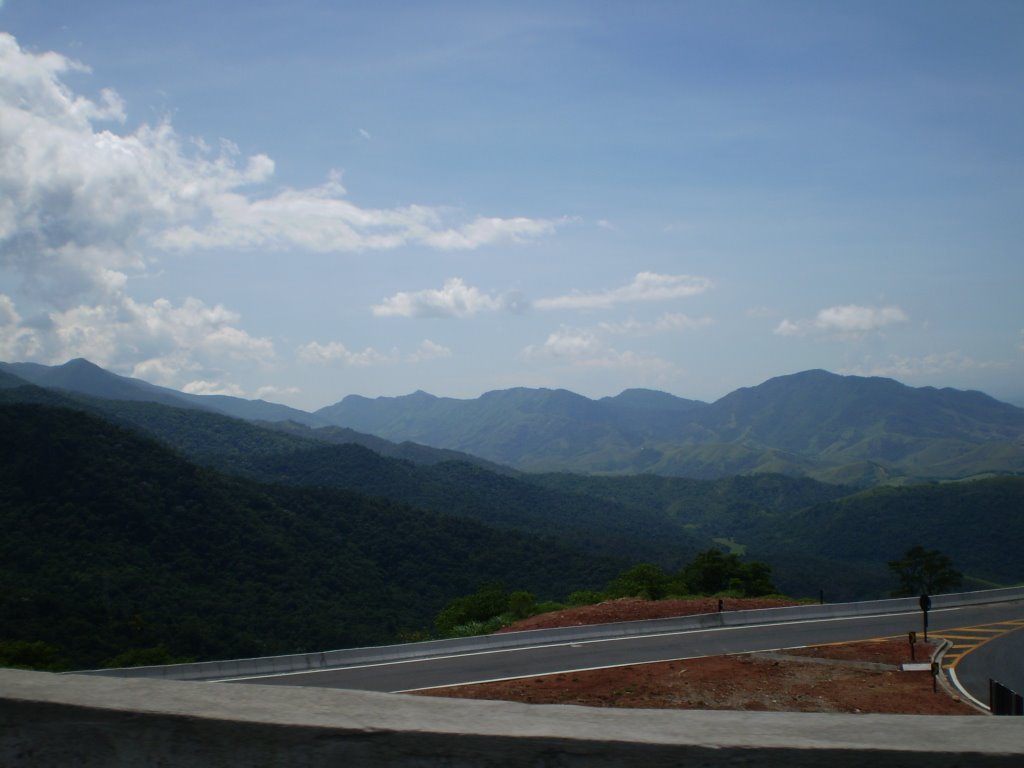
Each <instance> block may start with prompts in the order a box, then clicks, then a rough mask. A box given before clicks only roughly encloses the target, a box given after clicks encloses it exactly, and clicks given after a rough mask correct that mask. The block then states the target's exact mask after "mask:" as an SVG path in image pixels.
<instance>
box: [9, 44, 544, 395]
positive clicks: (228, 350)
mask: <svg viewBox="0 0 1024 768" xmlns="http://www.w3.org/2000/svg"><path fill="white" fill-rule="evenodd" d="M72 72H88V68H87V67H86V66H84V65H83V64H80V63H78V62H76V61H73V60H72V59H70V58H67V57H65V56H63V55H61V54H59V53H54V52H50V53H42V54H38V53H33V52H31V51H26V50H23V49H22V48H21V46H20V45H19V44H18V42H17V40H16V39H15V38H14V37H13V36H11V35H10V34H7V33H0V276H2V277H3V278H4V285H5V288H6V289H7V292H6V293H5V295H4V297H3V301H2V302H0V353H2V354H3V355H4V357H6V358H7V359H36V360H40V361H43V362H60V361H62V360H63V359H66V357H67V356H87V357H90V358H91V359H93V360H95V361H96V362H97V363H99V364H101V365H109V366H111V367H115V368H120V369H128V368H132V370H133V371H135V372H136V373H137V372H140V371H141V372H147V373H149V374H153V375H155V376H159V377H161V378H162V379H163V383H167V384H171V385H173V384H175V383H181V381H183V380H184V379H183V378H182V377H183V376H184V375H186V374H187V375H189V376H190V379H191V384H192V385H194V386H195V387H197V388H206V389H210V388H211V387H213V388H218V387H220V388H223V387H225V386H228V387H229V388H230V385H222V384H216V383H214V384H211V382H217V381H220V380H221V379H222V377H221V376H219V375H216V374H217V366H218V365H219V364H220V363H222V362H224V361H225V360H239V359H246V360H250V361H251V360H257V359H258V360H264V361H265V360H266V359H268V358H269V357H272V356H273V344H272V342H271V341H270V340H269V339H260V338H255V337H253V336H250V335H249V334H247V333H246V332H245V331H244V330H242V329H241V328H240V327H239V326H238V325H237V322H238V320H239V318H238V316H237V315H235V314H233V313H231V312H229V311H228V310H226V309H225V308H223V307H220V306H219V305H217V306H213V307H210V306H208V305H206V304H204V303H202V302H199V301H197V300H195V299H185V300H183V301H182V302H180V303H179V304H177V305H172V304H171V303H170V302H167V301H165V300H159V301H156V302H153V303H152V304H146V303H140V302H137V301H135V300H134V299H133V298H132V297H131V296H130V295H129V293H128V287H129V275H130V274H141V273H145V272H146V271H147V270H149V269H151V268H152V267H153V265H154V264H155V263H156V262H157V260H158V259H159V258H160V257H161V256H162V255H165V254H166V253H168V252H171V251H185V250H195V249H209V248H228V247H229V248H232V249H235V250H238V249H247V248H249V249H255V248H268V247H277V248H285V249H299V250H306V251H315V252H338V253H341V252H363V251H370V250H380V249H387V248H397V247H400V246H403V245H409V244H416V245H421V246H425V247H429V248H435V249H458V250H467V249H474V248H480V247H482V246H486V245H488V244H491V243H496V242H502V241H505V242H508V241H511V242H515V241H522V240H527V239H530V238H534V237H538V236H542V235H545V234H549V233H551V232H553V231H554V230H555V228H556V227H557V226H558V225H559V224H560V220H540V219H529V218H494V217H466V216H464V215H462V214H461V213H460V212H458V211H452V210H449V209H439V208H432V207H427V206H420V205H409V206H406V207H399V208H391V209H369V208H361V207H359V206H358V205H356V204H354V203H352V202H351V201H349V200H348V199H347V198H346V191H345V189H344V188H343V186H342V185H341V183H340V180H339V179H338V178H337V177H336V176H333V177H331V178H329V179H328V181H327V182H325V183H324V184H322V185H320V186H317V187H313V188H309V189H278V190H273V191H269V192H268V191H267V187H268V184H269V182H270V181H271V180H272V177H273V175H274V172H275V166H274V161H273V160H272V159H271V158H269V157H267V156H266V155H262V154H254V155H252V156H249V157H243V155H242V153H241V152H240V151H239V149H238V147H237V146H236V145H234V144H232V143H231V142H229V141H222V142H220V144H219V146H217V147H216V148H212V147H211V146H209V145H208V144H207V143H206V142H205V141H203V140H201V139H195V140H182V139H181V138H180V137H179V136H178V135H177V133H176V132H175V130H174V128H173V127H172V125H171V123H170V121H169V120H164V121H163V122H160V123H158V124H155V125H146V124H144V125H141V126H138V127H136V128H134V129H132V130H126V129H125V128H124V125H125V123H126V109H125V104H124V102H123V100H122V99H121V98H120V97H119V96H118V94H117V93H116V92H114V91H113V90H109V89H107V90H102V91H101V92H100V94H99V96H98V97H96V98H88V97H86V96H83V95H80V94H77V93H75V92H74V91H73V90H72V89H71V88H70V86H69V85H68V84H67V75H68V74H69V73H72ZM16 303H17V304H18V306H17V307H15V304H16ZM26 318H27V319H26ZM305 354H307V355H311V356H313V357H317V356H318V355H320V356H322V355H330V354H336V355H340V356H341V357H342V358H344V357H345V356H346V355H350V356H351V360H352V361H353V364H359V363H360V362H361V363H362V364H369V363H370V362H373V361H375V360H377V359H378V357H379V354H378V353H376V352H373V351H372V350H368V351H365V352H362V353H348V352H347V351H341V350H337V349H327V350H315V349H314V350H306V351H305Z"/></svg>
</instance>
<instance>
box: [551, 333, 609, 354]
mask: <svg viewBox="0 0 1024 768" xmlns="http://www.w3.org/2000/svg"><path fill="white" fill-rule="evenodd" d="M600 348H601V342H600V340H599V339H598V337H597V336H596V335H595V334H594V333H592V332H590V331H585V330H578V329H570V328H562V329H560V330H557V331H555V332H554V333H551V334H549V335H548V338H547V340H545V342H544V344H543V346H542V347H541V348H540V350H538V351H539V352H540V353H541V354H543V355H545V356H548V357H583V356H585V355H590V354H593V353H595V352H597V351H598V350H600Z"/></svg>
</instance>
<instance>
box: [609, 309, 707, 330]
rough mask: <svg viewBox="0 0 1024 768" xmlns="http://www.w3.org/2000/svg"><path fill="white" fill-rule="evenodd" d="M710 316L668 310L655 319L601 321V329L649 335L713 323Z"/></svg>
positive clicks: (692, 328)
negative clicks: (694, 315) (619, 321)
mask: <svg viewBox="0 0 1024 768" xmlns="http://www.w3.org/2000/svg"><path fill="white" fill-rule="evenodd" d="M711 322H712V321H711V318H710V317H690V316H689V315H687V314H684V313H682V312H667V313H665V314H663V315H661V316H659V317H658V318H656V319H655V320H653V321H649V322H645V321H640V320H634V319H633V318H630V319H628V320H625V321H624V322H621V323H601V325H600V328H601V330H604V331H607V332H608V333H614V334H636V335H648V334H652V333H666V332H671V331H691V330H694V329H696V328H702V327H704V326H706V325H710V324H711Z"/></svg>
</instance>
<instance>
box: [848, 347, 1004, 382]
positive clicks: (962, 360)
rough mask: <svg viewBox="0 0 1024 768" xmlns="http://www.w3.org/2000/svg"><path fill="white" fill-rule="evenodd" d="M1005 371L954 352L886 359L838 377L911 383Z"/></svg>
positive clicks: (989, 363) (898, 356) (853, 369)
mask: <svg viewBox="0 0 1024 768" xmlns="http://www.w3.org/2000/svg"><path fill="white" fill-rule="evenodd" d="M1005 367H1007V363H1005V362H993V361H984V360H975V359H974V358H972V357H970V356H968V355H964V354H963V353H962V352H960V351H959V350H955V351H952V352H937V353H932V354H930V355H921V356H912V355H889V356H888V357H887V358H886V360H885V361H884V362H879V363H876V362H871V361H867V362H865V363H863V364H861V365H857V366H853V367H849V368H844V369H841V370H840V371H839V373H843V374H851V375H856V376H888V377H892V378H905V379H913V378H916V377H919V376H932V375H935V374H941V373H948V372H949V371H971V370H992V369H1000V368H1005Z"/></svg>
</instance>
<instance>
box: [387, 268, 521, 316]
mask: <svg viewBox="0 0 1024 768" xmlns="http://www.w3.org/2000/svg"><path fill="white" fill-rule="evenodd" d="M504 306H505V302H504V301H503V300H502V299H501V298H498V297H495V296H488V295H487V294H485V293H482V292H481V291H480V289H478V288H475V287H473V286H470V285H466V284H465V282H463V281H462V279H461V278H458V277H453V278H450V279H448V280H446V281H445V283H444V286H443V287H442V288H440V289H437V288H428V289H426V290H422V291H417V292H415V293H406V292H405V291H400V292H398V293H396V294H395V295H394V296H391V297H390V298H386V299H384V301H382V302H381V303H380V304H376V305H374V306H373V307H372V308H371V311H372V312H373V314H374V315H376V316H377V317H471V316H473V315H475V314H477V313H479V312H493V311H495V310H498V309H501V308H502V307H504Z"/></svg>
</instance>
